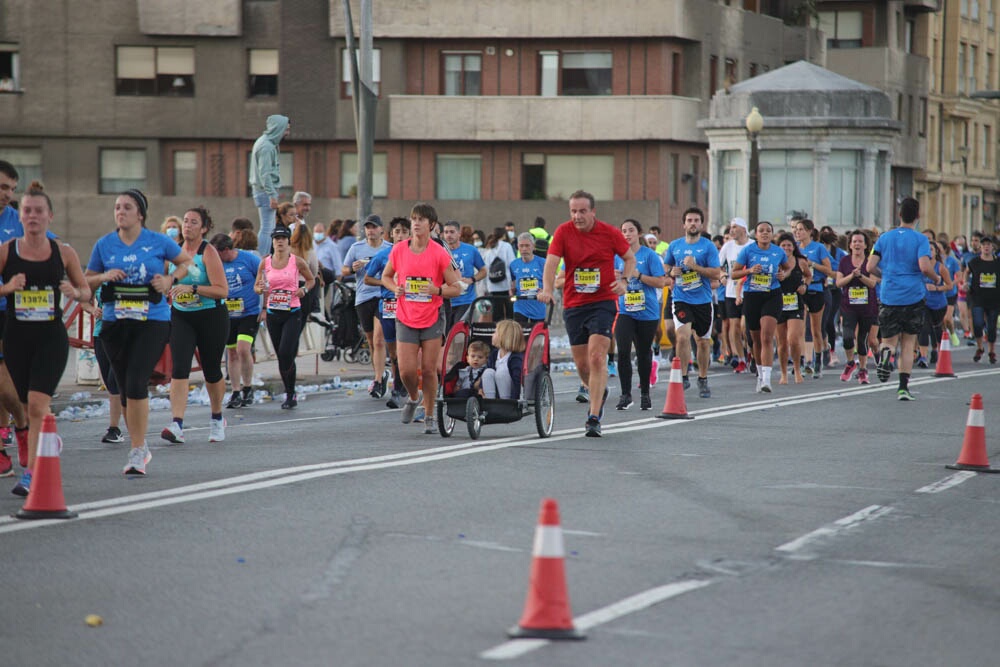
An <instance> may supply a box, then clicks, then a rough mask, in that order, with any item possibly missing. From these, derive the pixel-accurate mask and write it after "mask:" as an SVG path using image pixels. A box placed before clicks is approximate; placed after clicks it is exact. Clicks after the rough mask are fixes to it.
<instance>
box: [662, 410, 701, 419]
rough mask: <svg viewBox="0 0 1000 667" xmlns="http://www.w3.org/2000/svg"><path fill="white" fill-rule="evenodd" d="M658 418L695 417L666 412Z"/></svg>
mask: <svg viewBox="0 0 1000 667" xmlns="http://www.w3.org/2000/svg"><path fill="white" fill-rule="evenodd" d="M656 418H657V419H694V416H693V415H689V414H683V415H676V414H673V413H671V412H664V413H662V414H659V415H657V416H656Z"/></svg>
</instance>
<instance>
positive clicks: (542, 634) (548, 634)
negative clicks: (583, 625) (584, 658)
mask: <svg viewBox="0 0 1000 667" xmlns="http://www.w3.org/2000/svg"><path fill="white" fill-rule="evenodd" d="M507 636H508V637H510V638H511V639H573V640H576V639H586V638H587V635H585V634H584V633H582V632H580V631H579V630H577V629H576V628H569V629H568V630H560V629H556V628H524V627H521V626H520V625H515V626H514V627H512V628H511V629H510V630H508V631H507Z"/></svg>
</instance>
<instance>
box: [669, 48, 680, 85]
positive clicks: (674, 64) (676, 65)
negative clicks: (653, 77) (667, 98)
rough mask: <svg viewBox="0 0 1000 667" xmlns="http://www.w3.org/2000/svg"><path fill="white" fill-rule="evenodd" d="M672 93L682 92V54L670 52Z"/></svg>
mask: <svg viewBox="0 0 1000 667" xmlns="http://www.w3.org/2000/svg"><path fill="white" fill-rule="evenodd" d="M670 94H671V95H680V94H681V54H679V53H676V52H675V53H671V54H670Z"/></svg>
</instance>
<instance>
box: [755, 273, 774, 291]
mask: <svg viewBox="0 0 1000 667" xmlns="http://www.w3.org/2000/svg"><path fill="white" fill-rule="evenodd" d="M750 284H751V285H752V286H753V287H755V288H756V289H757V290H762V289H763V290H767V289H771V274H770V273H751V274H750Z"/></svg>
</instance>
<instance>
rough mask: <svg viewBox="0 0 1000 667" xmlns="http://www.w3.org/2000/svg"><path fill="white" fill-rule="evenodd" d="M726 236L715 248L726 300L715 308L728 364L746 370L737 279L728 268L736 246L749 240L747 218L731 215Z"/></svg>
mask: <svg viewBox="0 0 1000 667" xmlns="http://www.w3.org/2000/svg"><path fill="white" fill-rule="evenodd" d="M729 236H730V239H729V240H728V241H726V243H725V244H723V246H722V249H721V250H719V265H720V266H721V267H722V282H723V284H725V286H726V303H725V304H720V306H721V307H720V308H719V310H720V311H721V314H722V337H723V340H725V341H726V342H727V343H728V344H729V352H730V354H731V359H730V361H729V364H730V365H731V366H732V367H733V372H735V373H744V372H746V370H747V362H746V356H745V354H744V352H743V319H742V318H743V309H742V307H741V306H738V305H737V304H736V295H737V294H738V293H739V281H738V280H733V279H732V270H733V263H734V262H735V261H736V257H737V256H738V255H739V254H740V250H743V248H745V247H747V246H748V245H750V243H751V240H750V235H749V232H748V230H747V221H746V220H744V219H743V218H733V219H732V220H731V221H730V223H729Z"/></svg>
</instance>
